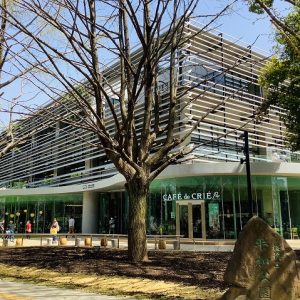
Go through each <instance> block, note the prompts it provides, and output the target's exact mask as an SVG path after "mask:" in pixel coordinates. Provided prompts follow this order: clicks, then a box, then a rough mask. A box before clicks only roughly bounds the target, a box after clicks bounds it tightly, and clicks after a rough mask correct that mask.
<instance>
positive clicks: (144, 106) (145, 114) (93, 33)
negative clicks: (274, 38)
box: [8, 0, 252, 261]
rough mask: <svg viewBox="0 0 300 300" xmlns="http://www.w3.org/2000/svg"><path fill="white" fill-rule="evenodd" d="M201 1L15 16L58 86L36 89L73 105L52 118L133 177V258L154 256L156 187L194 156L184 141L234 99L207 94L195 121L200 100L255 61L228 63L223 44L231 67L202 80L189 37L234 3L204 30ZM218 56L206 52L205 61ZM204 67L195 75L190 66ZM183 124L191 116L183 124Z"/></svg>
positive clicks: (89, 4) (38, 5) (69, 6)
mask: <svg viewBox="0 0 300 300" xmlns="http://www.w3.org/2000/svg"><path fill="white" fill-rule="evenodd" d="M198 2H199V1H196V0H175V1H174V0H172V1H171V0H164V1H146V0H140V1H125V0H119V1H109V0H106V1H93V0H89V1H68V0H64V1H63V0H61V1H32V0H30V1H26V0H22V1H15V5H17V6H18V8H19V9H23V10H24V11H26V12H27V16H28V17H27V23H26V22H21V21H20V20H18V19H17V18H15V17H14V16H13V15H9V18H8V19H9V22H10V23H11V24H12V26H14V27H15V28H17V29H19V30H21V31H22V32H24V33H25V34H26V35H28V36H29V37H30V38H32V39H34V41H35V43H36V44H37V50H36V52H33V53H32V55H36V59H37V60H38V61H39V60H40V59H47V62H46V63H43V64H41V65H42V68H43V71H44V72H45V73H47V74H49V75H50V76H51V77H52V78H54V79H56V80H57V85H55V86H51V85H50V83H49V82H47V85H45V84H44V83H42V82H40V80H39V78H36V82H37V86H39V87H40V88H41V89H44V90H47V91H49V96H50V97H53V99H54V101H55V102H56V103H57V104H58V106H60V107H63V109H65V114H64V115H65V117H61V115H55V113H54V112H52V111H51V108H49V109H48V110H45V111H44V114H48V116H49V118H51V119H56V120H59V121H62V122H66V123H68V124H71V125H72V126H75V127H80V128H83V129H86V130H87V131H89V132H91V133H93V134H94V135H95V136H96V137H97V140H98V142H96V143H95V144H96V145H97V147H98V148H100V149H104V151H105V153H106V155H107V157H108V158H109V160H110V161H112V163H113V164H114V165H115V167H116V169H117V170H118V171H119V172H120V173H121V174H122V175H123V176H124V177H125V180H126V185H125V188H126V191H127V193H128V196H129V216H128V254H129V259H131V260H133V261H142V260H145V259H147V243H146V202H147V196H148V193H149V186H150V183H151V182H152V181H153V180H154V179H155V178H156V177H157V176H158V175H159V174H160V173H161V172H162V171H163V170H164V169H165V168H166V167H167V166H169V165H170V164H172V163H174V162H176V161H177V160H178V159H180V158H183V157H184V156H185V155H187V154H189V153H191V152H192V151H193V150H194V148H193V146H192V147H191V146H190V145H189V146H188V147H187V142H186V140H187V139H188V137H189V136H190V134H191V133H192V132H193V130H195V129H196V128H197V126H198V125H199V124H200V122H201V121H202V120H204V119H205V118H206V117H207V116H208V115H209V114H213V113H216V111H217V110H218V108H219V107H222V108H224V107H223V105H224V102H225V100H226V97H221V96H220V97H218V99H219V100H217V101H211V100H210V98H209V97H208V98H207V99H206V103H208V104H209V106H208V108H207V109H205V110H204V112H202V113H200V112H199V113H198V114H197V115H196V116H192V114H191V113H189V112H190V111H191V106H192V105H194V104H197V105H200V106H201V103H197V101H198V100H199V99H200V98H201V97H202V96H203V94H204V93H207V92H208V93H209V92H211V90H212V89H214V88H216V86H217V85H218V84H219V83H220V82H219V81H221V80H222V78H224V77H223V76H222V75H224V73H226V72H227V71H228V70H230V69H233V68H237V67H238V66H239V64H241V63H245V64H247V61H248V59H249V57H251V55H250V56H249V51H248V50H247V51H248V52H247V53H246V52H244V51H240V55H238V56H237V57H236V61H232V60H230V63H229V60H226V58H225V59H224V58H222V57H221V55H220V54H219V53H220V52H219V48H217V52H218V54H217V55H218V60H222V63H223V66H222V67H221V69H220V70H219V71H218V72H210V73H208V72H206V76H203V77H201V76H199V75H201V72H202V73H203V72H204V71H205V70H207V69H213V67H212V66H210V65H209V62H207V61H205V60H202V61H200V59H199V58H197V57H196V55H193V53H194V52H193V46H191V45H190V41H191V40H193V39H196V38H197V36H199V35H200V34H201V33H202V32H204V31H205V30H207V29H208V28H209V26H210V25H211V24H212V23H213V21H214V20H215V19H217V18H218V17H219V16H220V15H221V14H222V13H224V12H225V11H226V9H228V7H229V6H226V7H225V8H224V9H223V10H222V11H220V12H219V13H216V14H215V15H213V16H210V20H209V21H208V23H207V25H206V26H204V27H202V28H201V29H199V28H198V29H195V28H194V27H193V26H192V25H191V20H192V16H193V12H194V10H195V8H196V7H197V5H198ZM36 22H38V24H45V30H49V31H55V32H56V33H57V37H58V38H57V40H53V39H50V38H48V39H47V37H45V35H44V36H43V37H41V36H40V34H39V33H40V31H38V30H37V28H36ZM207 38H208V39H210V37H209V35H208V36H207ZM135 45H138V46H139V48H137V47H134V46H135ZM218 47H220V46H218ZM214 50H215V49H214V48H210V47H208V49H207V50H205V52H204V53H203V55H204V56H205V53H206V52H207V53H208V52H211V51H214ZM107 62H109V63H107ZM250 65H251V64H250V63H249V68H250V67H252V65H251V66H250ZM197 67H198V69H197V70H198V75H197V76H196V77H195V75H193V74H192V72H191V70H192V69H193V68H194V70H196V68H197ZM184 69H185V71H186V72H184ZM188 69H190V71H188ZM193 76H194V78H195V79H191V78H193ZM204 85H205V88H203V86H204ZM200 87H201V88H200ZM243 88H245V87H241V89H243ZM236 92H241V93H242V90H237V91H236ZM63 93H64V94H63ZM62 94H63V96H62ZM233 94H234V92H233ZM230 96H233V95H229V96H228V97H227V98H230ZM55 97H56V98H55ZM73 103H75V104H76V107H77V109H76V112H74V110H73V106H72V104H73ZM202 105H203V104H202ZM67 116H68V117H67ZM185 116H187V117H185ZM183 119H187V120H186V122H185V124H184V126H183V125H182V120H183ZM234 130H236V128H235V129H234ZM228 133H229V131H227V132H226V133H224V134H223V136H224V135H226V134H228Z"/></svg>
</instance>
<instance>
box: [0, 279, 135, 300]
mask: <svg viewBox="0 0 300 300" xmlns="http://www.w3.org/2000/svg"><path fill="white" fill-rule="evenodd" d="M30 299H34V300H53V299H60V300H64V299H65V300H72V299H76V300H131V299H134V298H129V297H120V296H118V297H115V296H106V295H99V294H93V293H85V292H81V291H78V290H72V289H64V288H54V287H47V286H40V285H36V284H28V283H21V282H19V281H16V282H11V281H6V280H3V279H0V300H30Z"/></svg>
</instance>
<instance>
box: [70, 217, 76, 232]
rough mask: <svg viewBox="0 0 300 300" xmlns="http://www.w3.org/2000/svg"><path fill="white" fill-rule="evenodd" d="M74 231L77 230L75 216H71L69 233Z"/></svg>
mask: <svg viewBox="0 0 300 300" xmlns="http://www.w3.org/2000/svg"><path fill="white" fill-rule="evenodd" d="M74 232H75V219H74V217H73V216H71V217H70V219H69V233H74Z"/></svg>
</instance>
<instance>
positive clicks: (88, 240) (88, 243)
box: [84, 237, 92, 247]
mask: <svg viewBox="0 0 300 300" xmlns="http://www.w3.org/2000/svg"><path fill="white" fill-rule="evenodd" d="M84 246H88V247H91V246H92V238H91V237H86V238H85V239H84Z"/></svg>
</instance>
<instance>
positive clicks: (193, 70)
mask: <svg viewBox="0 0 300 300" xmlns="http://www.w3.org/2000/svg"><path fill="white" fill-rule="evenodd" d="M185 30H188V31H189V33H193V32H194V31H197V28H196V27H194V26H192V25H190V26H188V27H187V28H186V29H185ZM137 51H138V50H137ZM265 62H266V58H265V56H264V55H262V54H260V53H259V52H258V51H255V50H254V49H253V48H252V47H250V46H249V47H248V46H247V45H242V44H241V43H237V42H235V41H234V40H233V39H232V38H230V37H226V36H225V35H223V34H221V33H216V32H202V33H201V34H197V35H193V34H191V39H190V40H189V42H188V43H186V44H185V45H183V46H182V48H181V49H180V62H179V63H178V66H177V67H178V80H179V82H180V84H181V86H182V88H185V87H190V86H193V85H195V88H193V89H191V91H190V93H188V95H187V97H195V95H197V97H196V98H195V99H196V100H195V101H193V102H191V103H190V104H189V105H188V106H186V107H185V108H184V109H183V110H182V111H181V112H180V114H178V122H177V127H178V128H177V132H181V131H182V132H184V129H186V128H191V120H197V119H199V118H201V117H202V116H203V114H205V113H206V112H207V111H208V110H209V109H211V108H212V107H214V106H215V105H216V104H218V103H219V104H220V105H219V106H218V108H217V109H214V110H213V111H212V113H211V114H209V115H207V116H206V117H205V118H204V119H203V120H202V121H201V122H200V123H199V125H198V127H197V128H196V129H195V130H194V131H193V133H192V134H191V135H190V137H189V139H188V141H186V145H187V146H189V145H190V146H191V147H194V146H195V145H199V147H197V148H195V150H194V151H193V152H192V153H191V154H189V156H188V159H185V160H182V161H180V162H178V163H177V164H174V165H171V166H169V167H168V168H167V169H165V170H164V171H163V172H162V173H161V174H160V175H159V176H158V177H157V178H156V179H155V180H154V181H153V182H152V184H151V186H150V194H149V198H148V202H147V231H148V233H149V234H155V233H158V232H163V233H164V234H181V235H184V236H186V237H189V238H201V239H235V238H236V237H237V235H238V233H239V232H240V230H241V229H242V227H243V225H244V224H245V222H246V221H247V220H248V218H249V216H250V215H251V212H250V210H249V205H248V192H249V191H248V182H247V176H246V166H245V164H241V159H243V158H244V156H245V155H244V140H243V138H242V137H241V135H242V134H243V133H244V131H247V132H248V136H249V152H250V171H251V176H250V178H251V192H252V198H253V210H254V212H255V213H256V214H257V215H258V216H260V217H262V218H263V219H264V220H265V221H267V222H268V223H269V224H270V225H271V226H272V227H274V229H276V230H277V231H278V232H279V233H280V234H282V235H283V236H284V237H285V238H297V237H298V230H300V152H291V151H290V150H289V149H286V146H285V125H284V117H285V111H284V110H282V109H281V108H279V107H275V106H272V107H271V108H270V109H269V110H268V112H267V114H265V115H263V116H262V117H261V118H259V119H258V118H253V116H254V115H255V114H256V112H257V110H258V109H259V107H260V105H261V103H262V101H263V96H264V95H263V91H262V90H261V88H260V87H259V85H258V76H259V72H260V69H261V68H262V67H263V66H264V64H265ZM229 66H230V68H229ZM166 71H167V70H163V69H162V71H161V82H162V84H161V93H162V94H163V93H164V92H165V94H166V95H167V93H168V86H169V82H168V79H167V76H166V75H165V74H166V73H164V72H166ZM106 72H107V74H109V72H112V73H113V66H112V67H111V70H110V69H108V70H107V71H106ZM107 78H109V77H107ZM111 80H114V81H117V80H118V79H116V78H114V79H111ZM114 84H115V83H114ZM166 97H167V96H166ZM116 101H117V100H116ZM182 101H186V99H185V100H184V99H183V100H182ZM48 108H49V109H51V110H52V111H55V113H56V114H61V113H64V110H63V109H61V108H60V106H59V105H57V102H56V104H55V105H54V104H49V106H48ZM164 111H165V108H164V106H163V102H162V107H161V110H160V113H161V114H163V113H164ZM140 114H142V110H141V111H140ZM108 118H109V116H108ZM47 122H48V123H49V126H40V124H42V123H43V124H48V123H47ZM19 123H20V125H21V126H19V127H18V130H20V131H23V132H29V131H33V130H34V132H35V133H34V135H33V136H32V137H31V138H30V139H28V140H26V142H25V143H23V144H22V145H20V146H18V147H17V148H16V149H14V150H12V151H11V152H10V153H7V154H6V155H4V156H3V157H2V158H1V159H0V220H5V223H6V224H7V223H8V222H9V221H10V220H13V221H14V223H15V224H16V229H17V231H18V232H24V227H25V223H26V221H27V220H31V221H32V224H33V232H36V233H41V232H47V233H48V232H49V225H50V223H51V221H52V219H53V218H54V217H55V218H57V220H58V222H59V223H60V225H61V227H62V232H64V231H65V232H66V231H67V230H68V229H67V228H68V218H69V217H70V216H71V215H72V216H73V217H74V218H75V231H76V232H82V233H108V230H109V228H108V227H109V219H110V218H114V220H115V232H116V233H127V217H128V196H127V194H126V192H125V188H124V183H125V179H124V177H123V176H122V175H120V174H119V173H118V172H117V170H116V169H115V168H114V165H113V164H112V163H111V162H110V161H109V160H108V159H107V157H106V155H105V153H104V151H103V150H102V149H99V148H98V147H93V145H92V144H93V141H95V140H96V139H97V137H96V136H95V135H94V134H93V133H91V132H88V131H85V130H84V129H82V128H77V127H72V126H71V125H69V124H68V123H65V122H62V121H54V120H52V121H51V122H50V121H47V120H44V119H43V115H42V114H36V116H33V117H28V118H24V119H22V120H21V121H19ZM4 137H5V132H3V133H2V137H1V138H4Z"/></svg>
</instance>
